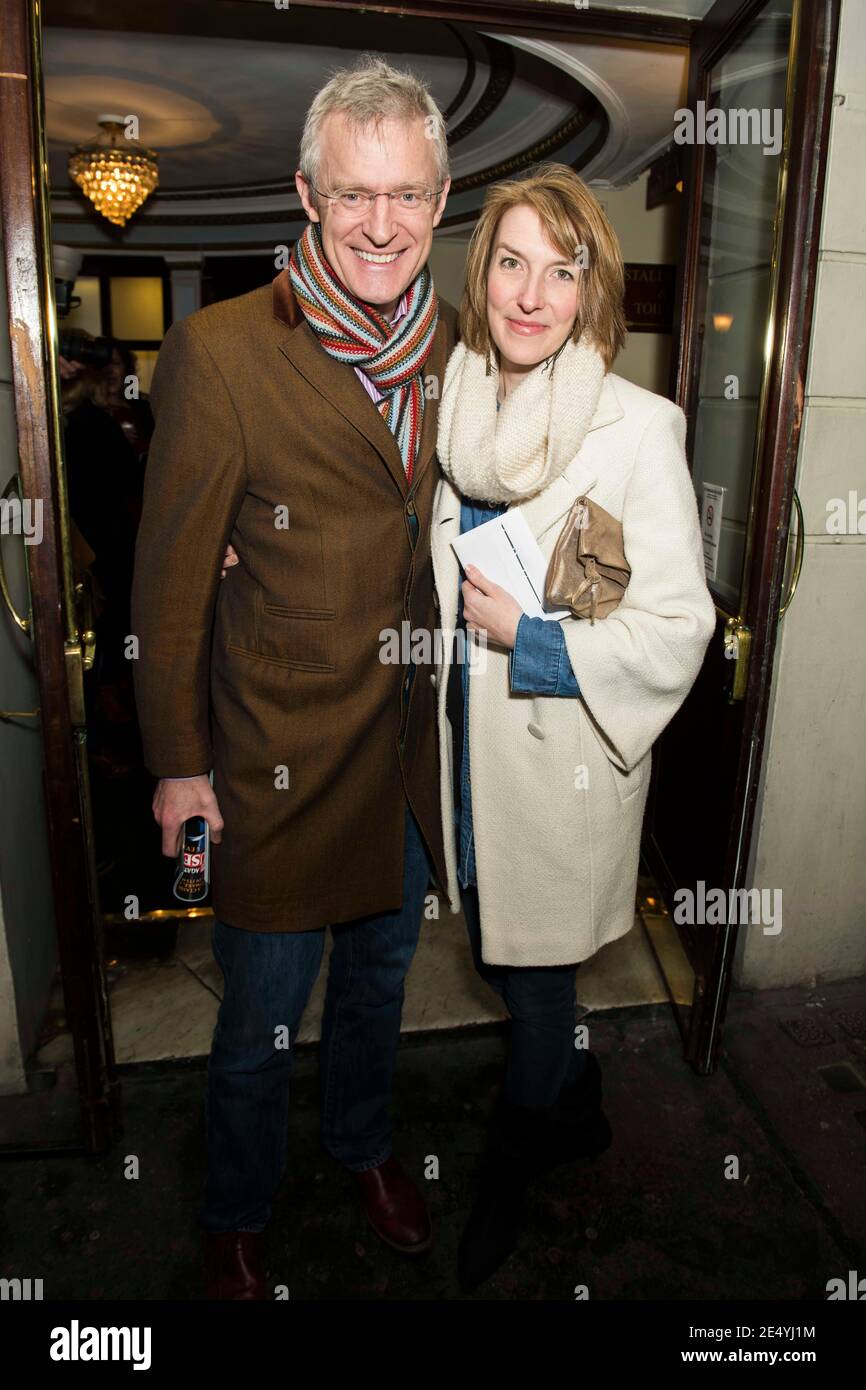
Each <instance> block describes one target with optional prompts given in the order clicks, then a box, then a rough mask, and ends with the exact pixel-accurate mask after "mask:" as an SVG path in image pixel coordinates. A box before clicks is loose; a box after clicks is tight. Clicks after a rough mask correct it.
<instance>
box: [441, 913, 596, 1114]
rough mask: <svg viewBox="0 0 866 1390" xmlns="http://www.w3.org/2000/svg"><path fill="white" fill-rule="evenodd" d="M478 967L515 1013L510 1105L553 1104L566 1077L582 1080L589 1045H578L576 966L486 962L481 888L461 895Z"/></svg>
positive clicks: (507, 1091) (508, 1074) (508, 1087)
mask: <svg viewBox="0 0 866 1390" xmlns="http://www.w3.org/2000/svg"><path fill="white" fill-rule="evenodd" d="M461 904H462V906H463V915H464V917H465V918H466V925H467V927H468V929H469V943H470V945H471V947H472V956H473V959H474V961H475V969H476V970H477V971H478V974H479V975H480V976H481V978H482V980H485V981H486V983H487V984H488V985H489V986H490V988H491V989H494V990H495V991H496V993H497V994H498V995H499V996H500V998H501V999H502V1000H503V1001H504V1003H505V1006H506V1008H507V1009H508V1012H509V1014H510V1015H511V1041H510V1043H509V1048H508V1066H507V1069H506V1073H505V1096H506V1099H507V1100H508V1101H510V1102H511V1104H512V1105H532V1106H542V1105H553V1104H555V1102H556V1100H557V1097H558V1096H559V1092H560V1089H561V1087H562V1085H563V1082H565V1081H578V1080H579V1079H580V1077H581V1076H582V1075H583V1072H584V1070H585V1068H586V1064H587V1056H588V1051H587V1049H586V1048H576V1047H575V1045H574V1028H575V1021H574V1003H575V1000H574V986H575V979H576V976H577V969H578V967H577V965H513V966H512V965H487V964H486V962H485V961H484V960H482V957H481V925H480V916H479V904H478V890H477V888H472V887H470V888H465V889H464V890H463V892H462V894H461Z"/></svg>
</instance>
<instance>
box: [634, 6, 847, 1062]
mask: <svg viewBox="0 0 866 1390" xmlns="http://www.w3.org/2000/svg"><path fill="white" fill-rule="evenodd" d="M765 3H766V0H718V3H717V4H716V6H715V7H714V9H713V10H712V11H711V12H710V14H709V15H708V17H707V18H706V19H705V20H704V21H703V24H702V25H701V26H700V27H699V29H698V30H697V31H696V33H695V39H694V52H693V55H692V62H691V65H690V76H689V93H688V106H689V108H690V109H691V110H695V109H696V103H697V101H698V100H699V99H703V100H706V99H707V98H708V95H709V72H710V69H711V68H712V66H713V64H714V63H715V62H716V61H717V60H718V58H719V57H720V56H721V55H722V54H723V52H724V51H725V50H726V49H727V48H728V47H729V46H730V44H731V42H732V32H733V33H735V34H738V33H740V32H742V31H743V29H744V28H745V27H746V26H747V25H748V23H750V22H751V20H752V19H754V18H755V17H756V16H757V15H758V14H759V13H760V11H761V10H762V8H764V5H765ZM839 10H840V0H808V3H804V0H795V3H794V10H793V13H792V21H793V23H792V29H795V33H796V43H795V48H794V51H793V55H792V58H793V60H792V64H791V68H790V71H789V89H788V90H789V94H790V95H789V99H788V100H787V101H786V108H787V110H788V111H789V112H790V113H791V121H790V126H789V129H788V130H787V131H786V138H785V148H784V150H783V163H782V182H783V186H784V207H783V215H782V219H781V224H780V228H779V234H778V238H777V249H776V251H774V261H775V273H774V297H773V299H771V304H770V315H771V317H772V323H773V339H772V341H773V344H774V348H773V352H772V356H771V361H770V367H769V371H768V373H767V379H766V384H765V390H764V400H763V408H764V421H763V429H762V434H761V439H760V445H759V454H758V457H757V459H756V469H757V472H758V477H759V478H762V479H764V480H765V483H766V485H765V486H762V487H759V488H758V490H757V496H756V499H755V501H756V507H755V513H754V516H753V518H752V528H753V531H752V534H753V544H752V547H751V551H750V553H749V554H748V555H747V558H746V573H745V575H744V586H745V592H746V594H747V595H748V596H749V599H750V604H749V611H750V613H751V614H752V617H753V621H752V637H751V649H752V651H753V652H757V653H759V659H758V660H750V662H749V667H748V677H747V683H746V691H745V697H744V702H743V738H742V741H741V745H740V757H739V762H738V766H737V772H736V781H735V788H734V803H733V804H734V808H735V814H734V818H733V820H732V823H731V833H730V838H729V841H728V845H727V850H726V855H725V872H724V879H725V887H726V888H742V887H744V886H745V876H746V871H747V867H748V859H749V849H750V844H751V836H752V830H753V827H754V818H755V807H756V803H757V794H758V785H759V777H760V770H761V765H762V759H763V753H764V740H765V735H766V726H767V716H768V712H769V701H770V691H771V684H772V676H773V664H774V657H775V650H776V639H777V629H778V621H779V617H778V615H779V609H780V606H781V602H782V588H783V585H784V583H785V571H786V558H787V553H788V540H789V528H790V521H791V510H792V504H793V498H794V478H795V473H796V467H797V452H798V447H799V440H800V428H801V424H802V417H803V403H804V398H805V383H806V372H807V368H808V361H809V347H810V335H811V327H812V316H813V310H814V301H815V290H816V279H817V263H818V244H819V234H820V228H821V216H822V212H823V203H824V189H825V183H826V171H827V160H828V153H829V132H830V119H831V114H832V105H833V100H832V98H833V75H834V70H835V62H836V49H837V42H838V29H839ZM705 165H706V146H704V145H697V144H695V145H693V146H692V147H691V148H690V150H689V151H688V157H687V161H686V187H687V189H688V196H689V203H688V210H687V214H686V217H685V219H684V222H683V226H682V229H681V243H680V257H679V264H680V273H679V277H678V287H677V296H676V304H675V313H674V323H675V325H678V329H679V341H680V343H681V344H682V349H681V352H680V355H679V360H678V361H677V362H676V363H675V364H674V368H673V372H672V388H673V389H672V395H673V396H674V399H675V400H676V401H677V403H678V404H679V405H680V406H681V407H682V408H683V410H684V411H685V413H686V415H687V416H689V412H690V409H691V408H692V406H693V403H694V398H695V393H696V390H697V381H698V366H699V351H698V350H699V344H698V340H697V333H696V314H695V312H694V308H695V303H696V285H697V279H698V275H699V273H700V267H699V264H698V255H699V248H700V220H701V215H702V194H703V183H704V171H705ZM690 433H691V429H690ZM767 480H769V481H768V483H767ZM648 840H649V843H648V845H647V851H648V852H647V858H648V860H649V862H650V864H651V867H652V868H653V871H654V872H655V874H656V876H657V879H658V881H659V886H660V887H661V889H662V892H663V894H664V896H665V897H666V899H667V900H668V906H669V908H670V907H671V906H672V904H671V901H670V899H671V896H672V890H673V889H674V888H675V887H676V886H677V885H672V884H670V883H667V882H665V880H664V875H663V874H662V872H661V870H660V864H659V860H658V856H657V855H654V854H653V853H652V832H651V829H650V831H649V835H648ZM736 940H737V925H736V924H731V923H728V924H726V925H724V926H720V927H718V928H716V930H715V933H714V949H713V954H712V962H711V967H710V972H709V978H708V980H707V982H706V985H707V987H706V989H705V993H704V995H703V996H702V998H701V999H700V1001H698V1000H696V1001H695V1007H694V1008H693V1009H692V1011H691V1022H690V1027H689V1034H688V1037H687V1049H686V1050H687V1055H688V1056H689V1057H690V1060H692V1061H693V1062H694V1063H695V1065H696V1066H697V1067H698V1069H699V1070H700V1071H711V1070H712V1069H713V1067H714V1065H715V1060H716V1053H717V1049H718V1044H719V1041H720V1027H719V1025H720V1022H721V1020H722V1019H723V1017H724V1011H725V1007H726V1004H727V998H728V994H729V991H730V985H731V971H732V966H733V958H734V951H735V948H736Z"/></svg>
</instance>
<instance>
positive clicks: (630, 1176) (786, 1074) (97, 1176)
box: [0, 981, 866, 1301]
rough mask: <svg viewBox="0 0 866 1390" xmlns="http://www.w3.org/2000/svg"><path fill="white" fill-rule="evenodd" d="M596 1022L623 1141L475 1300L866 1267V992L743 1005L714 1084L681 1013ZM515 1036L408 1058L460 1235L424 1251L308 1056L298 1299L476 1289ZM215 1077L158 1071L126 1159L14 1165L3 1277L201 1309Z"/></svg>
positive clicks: (303, 1085)
mask: <svg viewBox="0 0 866 1390" xmlns="http://www.w3.org/2000/svg"><path fill="white" fill-rule="evenodd" d="M585 1021H586V1022H588V1023H589V1024H590V1045H591V1047H592V1049H593V1051H594V1052H595V1053H596V1055H597V1056H598V1057H599V1060H600V1062H601V1065H602V1069H603V1073H604V1087H605V1109H606V1111H607V1113H608V1115H609V1117H610V1120H611V1123H612V1126H613V1131H614V1142H613V1146H612V1148H611V1149H610V1150H608V1152H607V1153H605V1154H604V1155H603V1156H602V1157H601V1158H599V1159H598V1160H597V1161H596V1162H595V1163H594V1164H591V1163H583V1164H581V1165H578V1166H575V1167H574V1168H571V1169H566V1170H561V1171H559V1172H557V1173H554V1174H553V1175H551V1176H550V1177H548V1178H547V1179H545V1180H544V1181H543V1182H540V1183H539V1184H538V1186H537V1188H536V1189H535V1191H534V1194H533V1197H532V1200H531V1203H530V1210H529V1221H528V1225H527V1228H526V1231H525V1236H524V1239H523V1242H522V1245H521V1248H520V1250H519V1252H518V1253H517V1254H515V1255H514V1256H513V1257H512V1258H511V1259H510V1260H509V1261H508V1263H507V1264H506V1265H505V1266H504V1267H503V1268H502V1270H501V1271H500V1272H499V1274H498V1276H497V1277H495V1278H494V1279H493V1280H492V1281H491V1282H490V1283H489V1284H487V1285H485V1286H484V1287H483V1288H482V1289H480V1290H478V1292H477V1293H475V1294H474V1295H472V1297H473V1298H476V1299H497V1300H501V1299H507V1300H512V1301H513V1300H515V1299H516V1300H521V1301H522V1300H539V1299H541V1300H557V1301H559V1300H566V1301H572V1300H573V1299H574V1297H575V1292H574V1291H575V1286H577V1285H582V1284H585V1285H587V1287H588V1291H589V1296H590V1297H591V1298H593V1299H601V1300H645V1299H659V1298H660V1299H667V1300H685V1299H694V1298H696V1299H703V1300H730V1299H740V1298H742V1299H747V1300H775V1299H783V1300H824V1299H826V1284H827V1280H828V1279H831V1278H845V1279H847V1277H848V1272H849V1271H850V1270H858V1269H859V1270H861V1271H864V1270H866V1204H864V1201H863V1169H864V1157H866V1041H864V1040H866V1026H864V1025H866V982H864V981H857V982H848V983H845V984H839V985H833V986H827V987H823V988H821V987H819V988H818V989H817V990H812V991H806V990H787V991H776V992H765V993H762V994H760V995H748V994H739V995H735V996H734V997H733V998H732V1000H731V1004H730V1006H729V1010H728V1020H727V1025H726V1031H725V1042H724V1044H723V1049H722V1056H721V1062H720V1066H719V1068H718V1070H717V1072H716V1073H715V1075H713V1076H712V1077H698V1076H696V1075H695V1074H694V1072H693V1071H692V1069H691V1068H690V1067H689V1066H688V1065H686V1064H685V1063H684V1062H683V1061H682V1056H681V1043H680V1039H679V1034H678V1031H677V1029H676V1026H675V1023H674V1020H673V1018H672V1015H671V1014H670V1012H669V1011H668V1010H667V1008H665V1007H661V1006H653V1007H649V1008H642V1009H631V1010H623V1011H621V1012H614V1013H608V1014H604V1015H597V1016H594V1017H591V1018H588V1019H586V1020H585ZM505 1045H506V1044H505V1038H504V1036H503V1035H501V1034H497V1033H495V1032H494V1033H490V1032H480V1033H479V1032H464V1033H462V1034H459V1035H454V1034H450V1035H447V1036H443V1035H441V1034H440V1035H427V1036H424V1037H420V1038H417V1039H414V1040H407V1041H406V1043H405V1044H404V1046H403V1048H402V1049H401V1053H400V1058H399V1065H398V1080H397V1086H396V1092H395V1115H396V1119H397V1144H396V1151H397V1153H398V1154H399V1156H400V1157H401V1159H402V1160H403V1162H404V1163H405V1165H406V1166H407V1168H408V1169H409V1170H410V1171H411V1172H412V1173H413V1174H414V1175H415V1177H416V1179H417V1180H419V1182H420V1183H421V1185H422V1186H423V1188H424V1191H425V1193H426V1195H427V1198H428V1201H429V1203H430V1208H431V1211H432V1215H433V1222H434V1233H435V1241H436V1243H435V1247H434V1250H433V1252H432V1253H431V1254H430V1255H429V1256H427V1257H426V1258H424V1259H423V1260H421V1261H420V1262H413V1261H411V1260H407V1259H405V1258H403V1257H401V1256H399V1255H397V1254H394V1253H392V1252H391V1251H390V1250H388V1249H387V1248H386V1247H384V1246H382V1245H381V1244H380V1242H379V1241H378V1240H377V1238H376V1236H375V1235H374V1234H373V1233H372V1231H371V1230H369V1229H368V1228H367V1226H366V1225H365V1222H364V1220H363V1218H362V1216H361V1215H360V1213H359V1211H358V1210H357V1209H356V1207H355V1206H354V1204H353V1197H352V1189H351V1186H350V1182H351V1180H350V1179H349V1178H348V1176H347V1175H346V1174H344V1173H343V1172H342V1170H340V1169H338V1168H337V1167H336V1166H335V1165H334V1163H333V1162H332V1161H331V1160H330V1159H329V1158H328V1157H327V1156H326V1155H325V1154H324V1153H323V1152H322V1151H321V1149H320V1147H319V1143H318V1133H317V1119H318V1104H317V1094H316V1056H315V1050H311V1051H307V1052H306V1053H300V1054H299V1057H298V1060H297V1070H296V1083H295V1087H294V1097H293V1118H292V1124H291V1130H290V1149H289V1169H288V1176H287V1179H286V1181H285V1183H284V1186H283V1189H282V1191H281V1193H280V1195H279V1199H278V1204H277V1207H276V1211H275V1215H274V1220H273V1222H272V1226H271V1230H270V1266H271V1282H272V1284H274V1285H276V1284H284V1285H286V1286H287V1288H288V1292H289V1296H290V1297H291V1298H292V1299H293V1300H295V1299H300V1300H316V1299H376V1300H382V1299H384V1300H387V1299H410V1300H430V1299H434V1300H449V1299H457V1298H460V1294H459V1290H458V1288H457V1284H456V1280H455V1273H454V1270H455V1251H456V1245H457V1241H458V1238H459V1233H460V1230H461V1225H462V1222H463V1221H464V1219H465V1216H466V1214H467V1210H468V1203H469V1201H470V1193H471V1184H472V1174H473V1165H474V1161H475V1156H476V1154H477V1152H478V1150H479V1149H480V1146H481V1144H482V1140H483V1135H484V1125H485V1119H486V1116H487V1115H488V1114H489V1111H490V1109H491V1107H492V1104H493V1101H494V1098H495V1094H496V1089H497V1086H498V1082H499V1077H500V1074H501V1066H502V1061H503V1057H504V1050H505ZM203 1083H204V1073H203V1070H202V1069H201V1068H187V1069H181V1070H162V1071H160V1072H156V1073H153V1074H149V1073H148V1072H147V1071H146V1070H145V1071H142V1070H140V1069H138V1070H136V1071H135V1072H133V1073H130V1074H127V1075H126V1076H125V1077H124V1078H123V1109H124V1116H125V1126H126V1128H125V1134H124V1136H123V1138H122V1139H120V1140H119V1141H118V1142H117V1144H116V1145H115V1148H114V1149H113V1151H112V1152H111V1154H110V1155H109V1156H107V1157H102V1158H98V1159H87V1158H80V1157H74V1156H70V1157H66V1158H62V1157H55V1158H50V1159H46V1158H40V1159H11V1158H10V1159H6V1160H4V1161H3V1162H2V1163H0V1230H2V1244H0V1276H6V1277H15V1276H18V1277H22V1278H24V1277H29V1278H42V1279H43V1280H44V1297H45V1299H46V1300H67V1299H117V1298H121V1299H171V1300H181V1299H199V1298H200V1297H201V1287H200V1268H199V1249H200V1242H199V1235H198V1232H197V1229H196V1226H195V1223H194V1212H195V1207H196V1203H197V1201H198V1197H199V1190H200V1181H201V1174H202V1165H203V1145H202V1124H201V1111H202V1094H203ZM3 1104H4V1102H0V1106H2V1105H3ZM129 1155H135V1156H136V1157H137V1158H138V1160H139V1164H140V1176H139V1177H138V1178H137V1179H135V1180H129V1179H127V1178H126V1177H125V1176H124V1167H125V1164H127V1163H128V1156H129ZM430 1155H435V1156H436V1157H437V1158H438V1160H439V1178H438V1180H435V1181H425V1180H424V1177H423V1174H424V1165H425V1161H426V1160H427V1158H428V1156H430ZM732 1159H736V1160H738V1163H739V1176H738V1177H729V1176H726V1172H729V1171H730V1169H731V1168H732V1166H733V1165H732Z"/></svg>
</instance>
